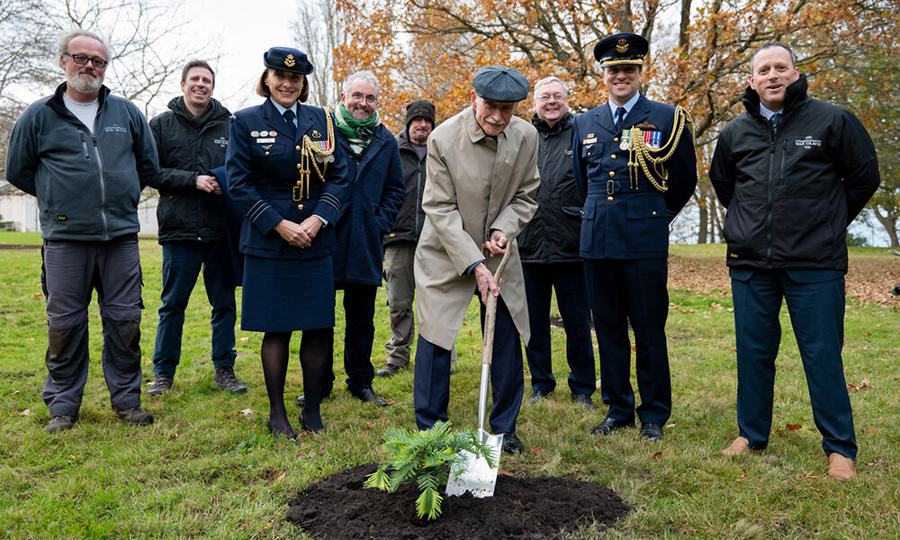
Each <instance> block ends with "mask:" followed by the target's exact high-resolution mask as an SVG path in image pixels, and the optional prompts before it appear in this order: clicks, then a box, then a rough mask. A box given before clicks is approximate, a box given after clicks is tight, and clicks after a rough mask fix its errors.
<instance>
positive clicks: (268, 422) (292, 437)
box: [266, 420, 297, 444]
mask: <svg viewBox="0 0 900 540" xmlns="http://www.w3.org/2000/svg"><path fill="white" fill-rule="evenodd" d="M266 427H267V428H269V433H271V434H272V435H275V436H276V437H277V436H279V435H283V436H284V437H285V438H286V439H287V440H289V441H291V442H292V443H294V444H297V434H296V433H294V430H293V429H292V430H290V431H287V432H285V431H276V430H275V428H273V427H272V421H271V420H266Z"/></svg>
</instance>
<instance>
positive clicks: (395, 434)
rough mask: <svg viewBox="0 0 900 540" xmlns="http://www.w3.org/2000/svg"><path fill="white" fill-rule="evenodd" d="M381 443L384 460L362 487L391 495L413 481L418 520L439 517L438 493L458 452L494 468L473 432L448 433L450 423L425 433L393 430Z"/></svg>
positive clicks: (489, 457)
mask: <svg viewBox="0 0 900 540" xmlns="http://www.w3.org/2000/svg"><path fill="white" fill-rule="evenodd" d="M384 439H385V440H384V451H385V454H386V456H387V459H386V461H385V462H384V463H382V464H381V466H379V467H378V470H377V471H375V472H374V473H372V474H370V475H369V477H368V478H367V479H366V483H365V484H364V486H365V487H367V488H376V489H380V490H383V491H388V492H394V491H396V490H397V488H399V487H400V486H401V485H402V484H403V483H404V482H406V481H408V480H410V481H411V480H413V479H414V480H415V482H416V485H417V486H418V488H419V492H420V494H419V498H418V499H416V513H417V514H418V515H419V517H420V518H425V517H427V518H428V519H436V518H437V517H438V516H440V515H441V501H443V497H441V495H440V493H439V492H438V490H439V489H440V488H441V487H442V486H444V485H446V484H447V477H448V475H449V474H450V467H451V466H452V465H453V464H454V463H456V462H458V461H461V460H462V458H461V457H460V456H459V453H460V452H461V451H463V450H467V451H469V452H471V453H472V454H475V455H476V456H480V457H483V458H485V459H486V460H487V462H488V463H489V464H490V465H491V467H494V460H493V456H492V455H491V447H490V446H488V445H485V444H482V443H481V441H479V440H478V437H477V436H476V435H475V431H474V430H466V431H450V422H438V423H436V424H435V425H434V427H433V428H431V429H429V430H426V431H410V430H408V429H393V428H392V429H389V430H387V432H386V433H385V436H384Z"/></svg>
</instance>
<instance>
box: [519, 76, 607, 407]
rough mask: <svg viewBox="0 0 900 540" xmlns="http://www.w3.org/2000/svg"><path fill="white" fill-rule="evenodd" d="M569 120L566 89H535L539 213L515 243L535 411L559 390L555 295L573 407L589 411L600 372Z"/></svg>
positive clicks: (555, 83) (551, 83) (557, 84)
mask: <svg viewBox="0 0 900 540" xmlns="http://www.w3.org/2000/svg"><path fill="white" fill-rule="evenodd" d="M573 121H574V116H572V113H571V112H570V111H569V90H568V89H567V88H566V85H565V84H563V82H562V81H561V80H559V79H558V78H556V77H547V78H546V79H541V80H540V81H538V82H537V83H535V85H534V116H533V117H532V118H531V124H532V125H533V126H534V127H535V128H537V131H538V135H539V136H540V146H539V147H538V170H539V171H540V173H541V185H540V187H539V188H538V191H537V196H536V199H537V203H538V209H537V212H535V213H534V217H533V218H531V222H530V223H529V224H528V226H527V227H525V229H524V230H523V231H522V234H521V235H520V236H519V240H518V242H519V255H520V256H521V257H522V272H523V273H524V275H525V296H526V298H527V299H528V322H529V326H530V327H531V340H530V341H529V342H528V346H527V347H525V357H526V359H527V360H528V368H529V370H530V371H531V398H530V399H529V400H528V401H529V403H532V404H533V403H537V402H539V401H540V400H541V399H544V398H545V397H547V395H548V394H550V392H553V390H554V389H555V388H556V378H555V377H554V376H553V365H552V351H551V346H550V341H551V339H550V298H551V296H552V293H553V289H556V304H557V306H558V307H559V313H560V315H562V320H563V324H564V325H565V332H566V360H568V362H569V369H570V372H569V390H571V392H572V401H574V402H576V403H580V404H581V405H583V406H585V407H586V408H588V409H592V408H593V404H592V403H591V395H592V394H593V393H594V391H595V390H596V382H595V381H596V378H597V372H596V369H595V367H594V348H593V346H592V344H591V308H590V304H589V303H588V294H587V286H586V285H585V282H584V264H583V263H582V260H581V257H580V256H579V255H578V240H579V236H580V233H581V208H582V207H583V206H584V196H582V195H581V194H579V193H578V189H576V188H575V178H574V175H573V174H572V123H573Z"/></svg>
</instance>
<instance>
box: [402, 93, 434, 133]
mask: <svg viewBox="0 0 900 540" xmlns="http://www.w3.org/2000/svg"><path fill="white" fill-rule="evenodd" d="M419 117H421V118H424V119H426V120H428V121H430V122H431V127H434V104H433V103H432V102H430V101H428V100H427V99H417V100H415V101H413V102H411V103H410V104H409V105H407V106H406V127H409V123H410V122H412V121H413V119H415V118H419Z"/></svg>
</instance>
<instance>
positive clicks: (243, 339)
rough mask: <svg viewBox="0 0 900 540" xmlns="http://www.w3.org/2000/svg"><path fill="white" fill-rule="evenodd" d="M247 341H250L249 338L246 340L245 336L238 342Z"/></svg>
mask: <svg viewBox="0 0 900 540" xmlns="http://www.w3.org/2000/svg"><path fill="white" fill-rule="evenodd" d="M249 339H250V338H248V337H246V336H245V337H242V338H240V340H241V341H248V340H249Z"/></svg>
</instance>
